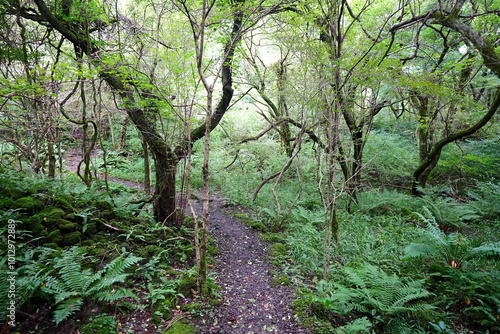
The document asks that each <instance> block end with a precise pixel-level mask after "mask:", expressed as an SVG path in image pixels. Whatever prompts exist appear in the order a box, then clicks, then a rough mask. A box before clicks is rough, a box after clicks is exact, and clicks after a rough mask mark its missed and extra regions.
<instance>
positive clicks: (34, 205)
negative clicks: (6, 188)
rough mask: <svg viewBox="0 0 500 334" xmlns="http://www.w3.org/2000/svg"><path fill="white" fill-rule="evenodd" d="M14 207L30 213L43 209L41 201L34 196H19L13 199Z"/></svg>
mask: <svg viewBox="0 0 500 334" xmlns="http://www.w3.org/2000/svg"><path fill="white" fill-rule="evenodd" d="M14 205H15V206H16V208H20V209H24V210H25V211H26V212H28V213H30V214H35V213H37V212H39V211H40V210H42V209H43V206H44V203H43V201H41V200H39V199H37V198H34V197H21V198H19V199H18V200H16V201H15V203H14Z"/></svg>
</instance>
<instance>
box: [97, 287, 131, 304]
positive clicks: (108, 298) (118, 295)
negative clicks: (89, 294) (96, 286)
mask: <svg viewBox="0 0 500 334" xmlns="http://www.w3.org/2000/svg"><path fill="white" fill-rule="evenodd" d="M127 297H131V298H134V299H135V300H137V301H138V298H137V296H136V295H135V294H134V293H133V292H132V291H130V290H129V289H125V288H121V289H118V290H116V291H101V292H99V293H96V294H95V295H94V298H95V299H97V300H98V301H101V302H105V303H109V302H112V301H115V300H118V299H122V298H127Z"/></svg>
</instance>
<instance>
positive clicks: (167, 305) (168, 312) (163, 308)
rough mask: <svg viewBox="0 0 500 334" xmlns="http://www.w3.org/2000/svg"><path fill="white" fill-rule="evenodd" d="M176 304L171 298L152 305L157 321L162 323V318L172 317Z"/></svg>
mask: <svg viewBox="0 0 500 334" xmlns="http://www.w3.org/2000/svg"><path fill="white" fill-rule="evenodd" d="M174 306H175V305H172V302H171V300H170V299H168V298H167V299H162V300H159V301H157V302H156V303H154V304H153V305H152V306H151V310H152V311H153V312H152V314H153V320H154V321H155V322H156V323H160V322H161V320H162V319H164V320H168V319H170V318H171V317H172V308H173V307H174Z"/></svg>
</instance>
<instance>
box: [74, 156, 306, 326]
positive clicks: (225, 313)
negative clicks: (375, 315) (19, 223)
mask: <svg viewBox="0 0 500 334" xmlns="http://www.w3.org/2000/svg"><path fill="white" fill-rule="evenodd" d="M80 160H81V156H80V155H79V153H78V152H77V151H76V150H75V151H69V152H67V155H66V168H67V169H68V170H70V171H72V172H76V170H77V166H78V163H79V162H80ZM97 177H98V178H100V179H103V178H104V175H97ZM108 180H109V181H112V182H117V183H122V184H125V185H126V186H128V187H135V188H139V189H143V185H142V184H141V183H137V182H132V181H126V180H121V179H118V178H113V177H108ZM193 208H194V209H195V211H196V212H197V214H198V215H201V203H200V201H193ZM209 226H210V233H211V236H212V238H213V239H214V241H215V243H216V247H217V250H218V253H217V255H216V256H215V265H214V266H213V267H212V268H211V272H210V274H211V275H213V276H215V283H216V284H217V285H219V286H220V287H221V288H222V289H221V290H220V291H219V292H220V294H221V296H222V300H223V302H222V304H221V305H220V306H216V307H213V308H210V309H209V310H208V311H207V314H206V315H205V316H204V317H202V318H199V319H196V323H197V325H198V326H199V330H200V333H201V334H216V333H220V334H264V333H274V334H299V333H308V332H310V331H309V330H305V329H303V328H301V327H300V326H299V325H298V324H297V322H296V320H295V316H294V312H293V310H291V308H290V305H291V303H292V301H293V300H294V291H293V288H292V287H290V286H282V285H273V284H272V283H271V281H272V277H271V274H270V271H271V270H273V269H275V268H273V266H272V265H271V264H269V262H268V261H267V258H268V256H269V255H268V250H267V248H268V243H267V242H265V241H264V240H262V238H261V237H260V236H259V235H258V233H257V232H256V231H254V230H252V229H251V228H249V227H248V226H246V225H245V224H243V222H241V220H239V219H237V218H235V217H234V216H233V215H231V214H230V213H229V210H228V209H227V208H226V207H225V205H224V201H223V199H222V198H219V197H216V198H214V199H213V200H211V202H210V221H209Z"/></svg>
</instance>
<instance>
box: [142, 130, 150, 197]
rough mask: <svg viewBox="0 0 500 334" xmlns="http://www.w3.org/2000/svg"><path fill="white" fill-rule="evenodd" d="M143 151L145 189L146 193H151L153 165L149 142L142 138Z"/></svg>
mask: <svg viewBox="0 0 500 334" xmlns="http://www.w3.org/2000/svg"><path fill="white" fill-rule="evenodd" d="M141 142H142V152H143V154H144V191H145V192H146V194H150V193H151V166H150V163H149V150H148V143H146V141H145V140H144V138H142V140H141Z"/></svg>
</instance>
